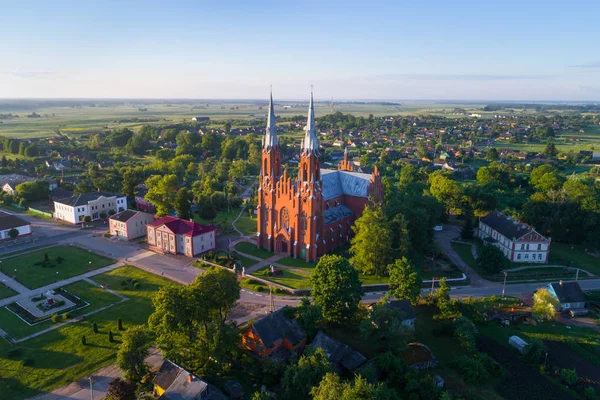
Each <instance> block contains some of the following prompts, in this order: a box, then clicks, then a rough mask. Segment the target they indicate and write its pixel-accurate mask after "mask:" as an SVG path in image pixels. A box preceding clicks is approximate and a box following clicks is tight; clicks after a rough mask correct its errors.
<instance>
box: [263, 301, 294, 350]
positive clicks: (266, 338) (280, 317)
mask: <svg viewBox="0 0 600 400" xmlns="http://www.w3.org/2000/svg"><path fill="white" fill-rule="evenodd" d="M286 310H287V306H285V307H283V308H280V309H279V310H277V311H275V312H273V313H271V314H269V315H267V316H266V317H263V318H261V319H259V320H258V321H256V322H255V323H254V324H253V325H252V328H253V329H254V331H255V332H256V334H257V335H258V337H259V338H260V340H261V341H262V343H263V345H265V347H271V346H273V344H274V343H275V341H276V340H277V339H284V338H285V339H287V340H289V341H290V343H292V345H294V346H295V345H296V344H298V343H300V341H301V340H302V339H304V338H305V337H306V334H305V333H304V331H303V330H302V328H301V327H300V324H298V321H296V320H295V319H291V318H287V317H286V316H285V312H286Z"/></svg>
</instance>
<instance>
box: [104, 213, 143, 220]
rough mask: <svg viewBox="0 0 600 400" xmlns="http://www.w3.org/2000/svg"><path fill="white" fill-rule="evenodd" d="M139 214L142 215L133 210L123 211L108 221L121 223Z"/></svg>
mask: <svg viewBox="0 0 600 400" xmlns="http://www.w3.org/2000/svg"><path fill="white" fill-rule="evenodd" d="M140 213H142V212H141V211H135V210H125V211H121V212H120V213H118V214H115V215H113V216H112V217H110V219H114V220H116V221H121V222H127V221H129V220H130V219H131V218H133V217H134V216H135V215H137V214H140ZM142 214H143V213H142Z"/></svg>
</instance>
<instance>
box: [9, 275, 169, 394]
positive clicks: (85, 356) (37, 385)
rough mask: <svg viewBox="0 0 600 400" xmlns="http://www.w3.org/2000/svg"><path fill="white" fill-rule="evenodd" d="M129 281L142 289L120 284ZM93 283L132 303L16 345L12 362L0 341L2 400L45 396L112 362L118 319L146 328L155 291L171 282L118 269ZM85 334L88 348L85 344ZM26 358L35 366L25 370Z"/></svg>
mask: <svg viewBox="0 0 600 400" xmlns="http://www.w3.org/2000/svg"><path fill="white" fill-rule="evenodd" d="M127 278H132V279H136V280H137V281H138V282H139V283H140V287H139V289H134V288H133V287H132V286H127V287H123V286H121V282H123V281H124V280H125V279H127ZM94 280H95V281H96V282H98V283H102V284H105V285H107V286H108V287H110V288H111V289H113V290H115V291H116V292H118V293H120V294H122V295H124V296H126V297H128V298H129V300H128V301H126V302H124V303H121V304H119V305H117V306H114V307H111V308H109V309H107V310H104V311H101V312H99V313H97V314H95V315H93V316H91V317H89V318H87V319H85V320H83V321H81V322H77V323H73V324H69V325H67V326H64V327H62V328H59V329H57V330H54V331H52V332H48V333H46V334H43V335H41V336H39V337H36V338H34V339H31V340H28V341H26V342H24V343H23V344H22V346H17V348H19V349H20V353H21V354H19V355H16V356H13V357H12V358H11V357H9V356H8V351H9V349H10V348H12V346H10V345H9V344H8V343H7V342H6V341H4V340H0V369H1V370H2V378H3V379H2V380H0V393H2V396H1V397H2V399H3V400H16V399H23V398H28V397H31V396H35V395H37V394H40V393H43V392H47V391H49V390H51V389H54V388H56V387H59V386H62V385H65V384H68V383H71V382H74V381H77V380H78V379H81V378H82V377H84V376H86V375H88V374H89V373H90V372H93V371H96V370H97V369H99V368H102V367H103V366H105V365H108V364H110V363H112V362H114V358H115V352H116V350H117V348H118V346H119V338H120V333H119V331H118V329H117V320H118V319H119V318H122V319H123V324H124V327H125V328H127V327H129V326H132V325H139V324H145V323H146V321H147V319H148V316H149V315H150V314H151V313H152V311H153V306H152V296H153V295H154V293H156V292H157V291H158V289H159V288H160V287H161V286H163V285H166V284H173V282H171V281H169V280H167V279H165V278H162V277H160V276H156V275H153V274H150V273H147V272H144V271H141V270H139V269H137V268H134V267H123V268H118V269H116V270H113V271H111V272H108V273H106V274H102V275H99V276H96V277H95V278H94ZM78 290H83V291H87V288H86V287H83V285H82V287H79V288H75V289H74V291H78ZM87 293H90V294H88V295H85V294H84V298H86V300H88V301H89V302H90V303H92V302H94V301H96V302H98V303H100V302H103V301H112V300H109V299H101V298H100V294H99V293H96V294H92V293H91V292H89V291H88V292H87ZM112 297H114V296H112ZM90 307H91V306H90ZM2 320H3V319H2ZM3 321H4V320H3ZM94 322H96V323H97V324H98V328H99V333H98V334H94V332H93V330H92V324H93V323H94ZM109 331H112V332H113V334H115V339H116V341H115V342H114V343H110V342H109V341H108V332H109ZM82 335H85V336H86V339H87V342H88V344H87V345H86V346H84V345H82V344H81V337H82ZM24 358H31V359H32V360H33V365H31V366H23V365H22V360H23V359H24Z"/></svg>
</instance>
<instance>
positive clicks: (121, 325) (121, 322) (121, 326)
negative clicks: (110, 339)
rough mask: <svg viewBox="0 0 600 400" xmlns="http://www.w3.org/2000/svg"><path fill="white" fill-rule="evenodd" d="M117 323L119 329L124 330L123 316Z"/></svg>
mask: <svg viewBox="0 0 600 400" xmlns="http://www.w3.org/2000/svg"><path fill="white" fill-rule="evenodd" d="M117 325H118V326H119V330H120V331H122V330H123V320H122V319H121V318H119V320H118V321H117Z"/></svg>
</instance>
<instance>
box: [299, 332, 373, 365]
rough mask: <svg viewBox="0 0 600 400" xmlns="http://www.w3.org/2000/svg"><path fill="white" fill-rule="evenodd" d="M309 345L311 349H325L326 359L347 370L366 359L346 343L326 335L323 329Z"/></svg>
mask: <svg viewBox="0 0 600 400" xmlns="http://www.w3.org/2000/svg"><path fill="white" fill-rule="evenodd" d="M309 347H310V348H313V349H316V348H318V347H320V348H322V349H323V350H325V353H327V359H328V360H329V362H331V364H333V365H334V366H336V367H337V366H341V367H343V368H345V369H347V370H348V371H354V370H355V369H357V368H358V367H360V366H361V365H362V364H364V362H365V361H367V359H366V358H365V356H363V355H362V354H360V353H359V352H358V351H355V350H353V349H352V348H351V347H350V346H348V345H347V344H345V343H342V342H340V341H338V340H336V339H334V338H332V337H331V336H328V335H326V334H325V333H323V331H319V333H317V336H315V339H314V340H313V341H312V343H311V344H310V345H309Z"/></svg>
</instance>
